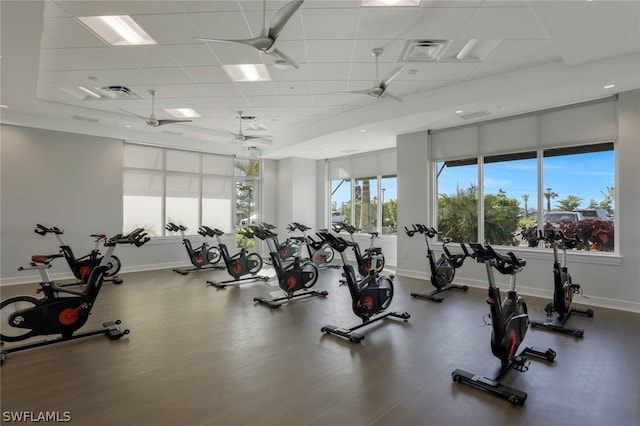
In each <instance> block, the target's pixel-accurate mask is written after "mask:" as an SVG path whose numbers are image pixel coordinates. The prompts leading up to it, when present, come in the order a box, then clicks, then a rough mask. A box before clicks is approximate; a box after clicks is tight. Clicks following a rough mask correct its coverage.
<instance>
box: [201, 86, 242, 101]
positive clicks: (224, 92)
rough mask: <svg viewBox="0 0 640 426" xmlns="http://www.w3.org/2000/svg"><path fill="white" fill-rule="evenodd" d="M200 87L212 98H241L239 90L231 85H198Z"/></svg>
mask: <svg viewBox="0 0 640 426" xmlns="http://www.w3.org/2000/svg"><path fill="white" fill-rule="evenodd" d="M200 87H201V88H202V89H203V90H205V91H206V92H207V93H208V94H209V96H211V97H213V98H217V97H223V96H235V97H239V96H242V94H241V92H240V88H239V87H238V86H236V85H235V84H233V83H206V84H200Z"/></svg>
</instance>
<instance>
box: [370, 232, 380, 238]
mask: <svg viewBox="0 0 640 426" xmlns="http://www.w3.org/2000/svg"><path fill="white" fill-rule="evenodd" d="M369 235H371V238H378V237H379V236H380V233H379V232H369Z"/></svg>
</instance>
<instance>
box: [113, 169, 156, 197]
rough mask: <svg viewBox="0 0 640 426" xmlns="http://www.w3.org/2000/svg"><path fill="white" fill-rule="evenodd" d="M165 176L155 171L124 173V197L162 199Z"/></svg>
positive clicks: (129, 171)
mask: <svg viewBox="0 0 640 426" xmlns="http://www.w3.org/2000/svg"><path fill="white" fill-rule="evenodd" d="M163 180H164V175H163V173H162V172H154V171H151V170H149V171H145V170H143V171H131V170H128V171H126V172H125V173H124V179H123V181H124V188H123V192H124V195H129V196H131V195H133V196H148V197H162V195H163V194H164V191H163Z"/></svg>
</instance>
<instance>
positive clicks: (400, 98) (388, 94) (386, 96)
mask: <svg viewBox="0 0 640 426" xmlns="http://www.w3.org/2000/svg"><path fill="white" fill-rule="evenodd" d="M380 97H381V98H389V99H393V100H394V101H397V102H402V97H400V96H398V95H392V94H391V93H389V92H384V93H383V94H382V96H380Z"/></svg>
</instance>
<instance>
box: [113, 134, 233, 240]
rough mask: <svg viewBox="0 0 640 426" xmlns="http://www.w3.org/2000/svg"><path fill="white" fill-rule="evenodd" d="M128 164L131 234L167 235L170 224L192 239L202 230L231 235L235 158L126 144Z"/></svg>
mask: <svg viewBox="0 0 640 426" xmlns="http://www.w3.org/2000/svg"><path fill="white" fill-rule="evenodd" d="M123 163H124V171H123V172H124V188H123V194H124V195H123V197H124V199H123V205H124V212H123V219H124V220H123V223H124V231H125V232H126V231H129V230H132V229H134V228H137V227H144V228H145V229H146V230H147V232H148V233H149V235H151V236H163V235H165V232H166V231H165V229H164V225H165V224H166V223H168V222H173V223H176V224H179V225H184V226H185V227H187V229H188V231H187V233H188V234H195V233H196V231H197V229H198V227H199V226H200V225H208V226H211V227H216V228H220V229H222V230H224V231H225V232H230V231H231V229H232V228H231V227H232V219H231V218H232V214H233V204H232V200H233V195H234V194H233V189H232V188H233V171H234V163H233V158H232V157H230V156H223V155H215V154H206V153H200V152H192V151H182V150H177V149H166V148H160V147H153V146H145V145H136V144H131V143H125V144H124V159H123Z"/></svg>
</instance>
